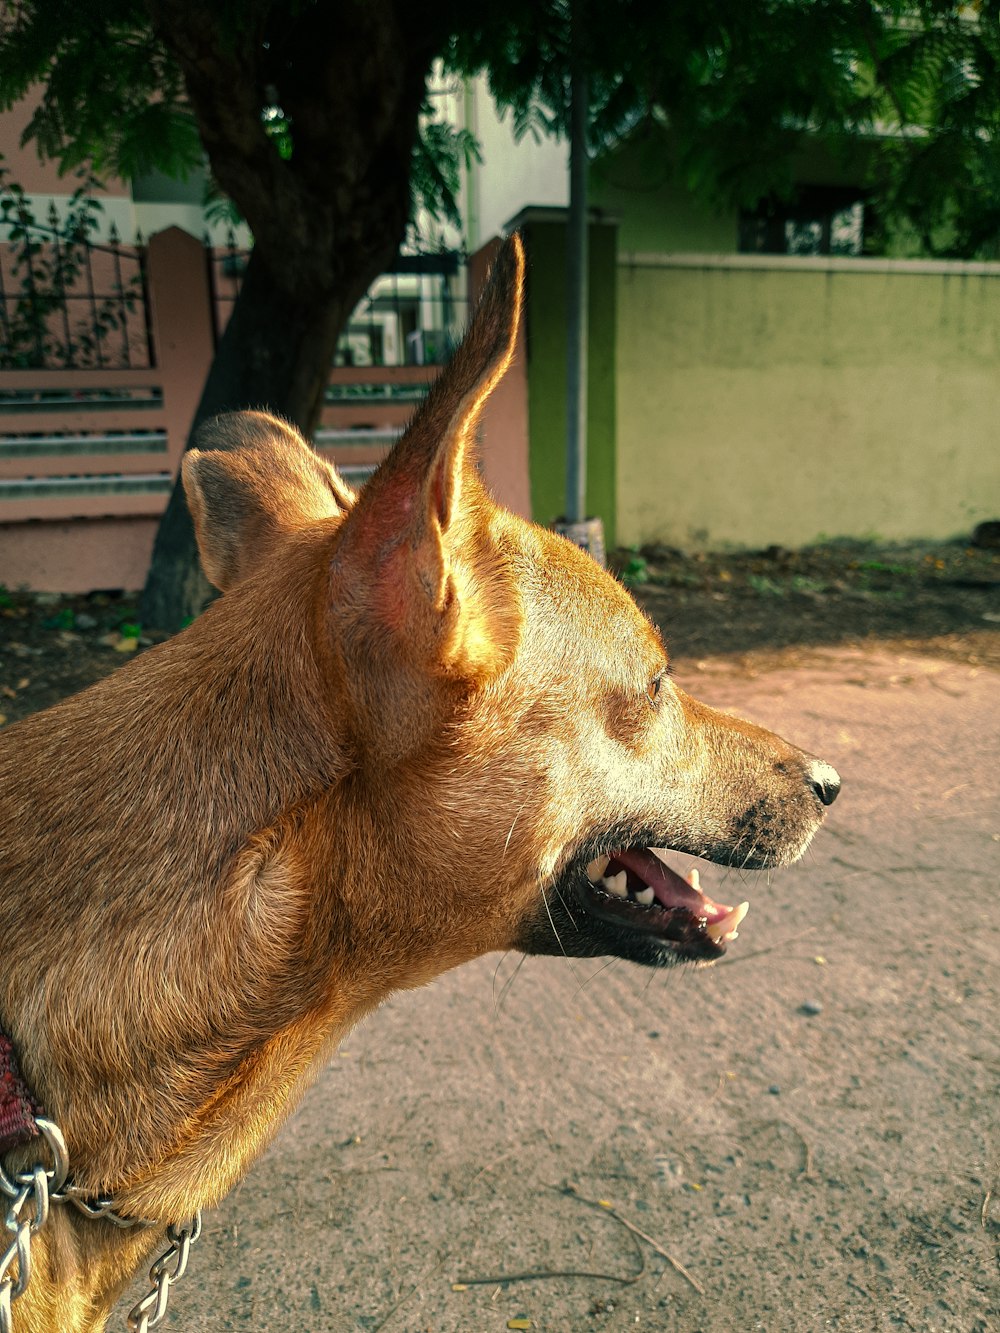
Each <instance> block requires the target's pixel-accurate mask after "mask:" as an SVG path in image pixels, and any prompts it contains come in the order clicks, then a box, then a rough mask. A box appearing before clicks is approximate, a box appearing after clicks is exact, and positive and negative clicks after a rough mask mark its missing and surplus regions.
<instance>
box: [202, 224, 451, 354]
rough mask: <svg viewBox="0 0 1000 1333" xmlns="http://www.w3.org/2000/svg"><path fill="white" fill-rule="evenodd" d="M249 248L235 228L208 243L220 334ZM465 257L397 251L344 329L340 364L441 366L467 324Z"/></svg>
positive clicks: (230, 308)
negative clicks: (217, 242) (222, 240)
mask: <svg viewBox="0 0 1000 1333" xmlns="http://www.w3.org/2000/svg"><path fill="white" fill-rule="evenodd" d="M249 257H250V252H249V251H248V250H246V249H243V248H241V247H240V246H238V245H237V244H236V239H235V236H234V235H233V233H232V232H230V234H229V239H228V241H227V243H226V245H225V246H223V247H220V248H217V249H215V250H213V251H210V259H209V274H210V282H211V288H212V310H213V313H214V320H215V334H216V338H217V339H218V338H219V337H220V336H221V334H222V331H223V329H224V328H225V327H226V323H227V321H228V320H229V316H230V315H231V313H232V309H233V303H234V302H235V300H236V297H237V296H238V295H239V292H240V287H241V286H242V283H243V275H244V273H245V272H246V267H247V263H248V260H249ZM467 312H468V298H467V295H466V288H465V272H464V260H463V258H462V257H461V256H460V255H458V254H456V253H455V252H454V251H443V252H435V253H429V254H416V255H400V256H398V257H397V259H396V263H395V265H394V266H393V269H392V271H391V272H389V273H384V274H382V276H381V277H379V278H377V279H376V280H375V282H373V283H372V285H371V287H370V288H369V289H368V291H367V292H366V293H365V296H364V298H363V299H362V300H361V301H360V302H359V304H358V306H357V307H356V308H355V310H354V312H353V314H352V315H351V318H350V320H349V321H348V324H347V327H346V328H345V329H344V331H343V332H342V333H341V335H340V339H339V340H338V343H337V350H336V353H335V355H334V365H335V366H356V367H369V366H386V367H389V366H441V365H444V363H445V362H446V361H447V360H448V358H449V357H450V356H451V353H452V351H453V350H454V348H455V347H456V346H457V344H458V341H459V339H460V337H461V333H462V330H463V328H464V327H465V322H466V316H467Z"/></svg>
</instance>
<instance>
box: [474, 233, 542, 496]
mask: <svg viewBox="0 0 1000 1333" xmlns="http://www.w3.org/2000/svg"><path fill="white" fill-rule="evenodd" d="M499 246H500V241H499V239H498V238H495V239H494V240H492V241H488V242H487V243H486V245H484V246H483V247H482V249H480V250H477V251H476V253H475V254H474V255H472V256H471V257H470V259H469V295H470V296H471V297H472V298H473V299H475V297H477V296H478V295H479V292H480V291H481V290H482V287H483V284H484V283H485V281H486V275H487V273H488V272H489V265H490V261H491V260H492V259H493V256H494V255H495V254H496V252H497V250H498V248H499ZM479 434H480V450H481V454H480V456H481V458H482V466H483V476H484V478H485V479H486V484H487V485H488V486H489V488H490V490H491V491H492V492H493V494H494V496H495V497H496V498H497V500H499V501H500V503H501V504H504V505H506V506H507V508H508V509H512V510H513V511H514V513H515V514H520V515H521V517H522V518H531V485H530V480H529V475H528V353H527V339H526V336H525V321H524V320H523V319H522V321H521V328H520V331H519V333H518V338H517V350H516V352H515V354H514V362H513V364H512V365H511V367H510V369H509V370H508V371H507V374H506V375H505V376H504V377H503V379H502V380H501V381H500V383H499V384H498V385H497V387H496V388H495V389H494V390H493V393H492V394H491V395H490V397H489V399H488V400H487V403H486V408H485V410H484V412H483V421H482V425H481V427H480V432H479Z"/></svg>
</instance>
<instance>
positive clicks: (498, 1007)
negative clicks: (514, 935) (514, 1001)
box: [493, 953, 528, 1014]
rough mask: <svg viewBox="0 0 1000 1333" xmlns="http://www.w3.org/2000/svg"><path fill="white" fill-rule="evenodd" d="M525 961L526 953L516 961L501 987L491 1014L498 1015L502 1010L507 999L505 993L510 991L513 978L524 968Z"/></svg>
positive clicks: (526, 958)
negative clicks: (515, 965)
mask: <svg viewBox="0 0 1000 1333" xmlns="http://www.w3.org/2000/svg"><path fill="white" fill-rule="evenodd" d="M506 957H507V955H506V954H504V958H506ZM527 960H528V955H527V954H526V953H523V954H521V957H520V958H519V959H518V960H517V967H515V968H514V971H513V972H512V973H511V974H510V976H509V977H508V978H507V980H506V981H505V982H504V984H503V987H502V989H501V991H500V995H499V998H498V999H496V1000H495V1001H494V1004H493V1012H494V1013H495V1014H498V1013H499V1012H500V1010H501V1009H502V1008H503V1002H504V1000H505V999H506V998H507V993H508V991H509V990H510V988H511V986H512V985H513V984H514V978H515V977H516V976H517V974H518V972H520V970H521V968H522V967H524V964H525V963H526V962H527ZM502 961H503V959H501V962H502Z"/></svg>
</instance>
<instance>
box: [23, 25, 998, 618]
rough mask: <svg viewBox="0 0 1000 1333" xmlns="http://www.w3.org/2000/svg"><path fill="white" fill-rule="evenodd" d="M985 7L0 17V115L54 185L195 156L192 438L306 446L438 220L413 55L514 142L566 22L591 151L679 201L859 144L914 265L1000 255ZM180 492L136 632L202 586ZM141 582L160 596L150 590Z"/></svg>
mask: <svg viewBox="0 0 1000 1333" xmlns="http://www.w3.org/2000/svg"><path fill="white" fill-rule="evenodd" d="M998 10H1000V0H979V2H978V3H972V4H957V3H945V0H913V2H912V3H902V0H883V2H882V3H874V2H873V0H760V3H757V4H754V5H747V4H746V3H745V0H710V3H706V0H671V2H670V3H667V4H659V5H649V4H646V3H644V0H612V3H607V0H605V2H604V3H600V4H598V3H597V0H507V3H506V4H504V5H503V6H490V5H479V6H469V5H467V4H463V5H459V4H458V3H457V0H425V2H424V3H421V4H419V5H414V4H412V3H408V2H407V0H292V3H290V4H278V3H276V0H215V3H212V4H204V3H203V2H202V0H106V2H105V3H102V4H101V5H100V6H94V5H87V4H80V3H79V0H9V3H8V4H7V5H6V6H5V7H4V9H3V11H2V13H0V105H2V106H8V107H9V106H11V105H12V104H13V103H14V102H15V101H17V100H18V99H19V98H21V97H22V96H24V95H25V94H26V93H27V92H28V91H29V90H30V89H32V88H34V87H36V86H37V87H40V88H41V90H42V98H41V102H40V105H39V107H38V110H37V112H36V113H35V115H34V117H33V119H32V121H31V124H30V125H29V127H28V136H29V138H31V139H32V140H34V142H35V143H36V144H37V146H38V148H39V151H40V152H41V153H42V154H43V156H46V157H49V158H52V159H54V160H55V161H57V162H58V163H59V164H60V166H61V167H62V168H64V169H70V168H72V167H74V166H77V165H80V164H87V165H88V166H89V167H91V168H92V169H93V170H94V171H95V172H98V173H104V174H116V175H120V176H124V177H129V176H134V175H137V174H140V173H142V172H145V171H148V170H150V169H153V168H155V169H158V170H160V171H164V172H166V173H168V174H170V175H183V174H184V173H185V172H188V171H190V170H192V169H193V168H194V167H195V166H196V165H198V164H200V163H201V162H202V161H203V160H204V159H205V158H207V161H208V163H209V166H210V169H211V172H212V175H213V177H214V179H215V181H216V182H217V183H218V185H219V187H220V188H221V189H222V190H223V191H224V192H225V194H226V195H228V196H229V197H230V198H231V199H232V200H233V201H234V202H235V204H236V206H237V207H238V209H239V210H240V212H241V213H242V215H243V216H244V217H245V218H246V220H247V222H248V223H249V225H250V227H251V230H252V232H253V236H254V248H253V253H252V257H251V260H250V266H249V268H248V271H247V274H246V278H245V281H244V284H243V287H242V290H241V292H240V296H239V299H238V300H237V302H236V307H235V309H234V312H233V317H232V319H231V320H230V322H229V325H228V326H227V329H226V333H225V335H224V337H223V340H222V342H221V344H220V346H219V349H218V352H217V355H216V358H215V362H214V363H213V366H212V370H211V372H210V374H209V378H208V382H207V384H206V386H205V392H204V395H203V398H202V402H201V405H200V407H199V410H198V413H197V415H196V420H195V425H197V424H198V423H199V422H200V421H201V420H203V419H204V418H205V417H207V416H209V415H212V414H214V413H215V412H218V411H222V410H227V409H232V408H237V407H243V406H246V405H248V404H251V403H253V404H261V403H266V404H267V405H268V406H270V407H271V409H272V410H274V411H276V412H279V413H281V414H283V415H285V416H287V417H289V418H290V419H291V420H293V421H294V422H296V424H298V425H299V426H301V427H302V428H303V429H305V430H306V431H309V430H310V429H311V428H312V427H313V425H314V424H315V421H316V419H317V415H318V412H319V407H320V404H321V401H322V394H323V389H324V386H325V383H326V376H327V372H328V367H329V365H330V362H331V358H332V353H333V348H334V346H335V343H336V338H337V335H338V333H339V331H340V328H341V327H342V325H343V323H344V322H345V321H346V319H347V317H348V316H349V314H350V311H351V310H352V308H353V306H354V305H355V304H356V302H357V301H358V299H360V297H361V295H362V294H363V292H364V291H365V289H366V288H367V286H368V285H369V283H370V282H371V281H372V280H373V279H374V278H375V277H376V276H377V275H378V274H379V273H380V272H381V271H383V270H384V269H386V268H387V267H388V266H389V265H390V264H391V262H392V259H393V257H394V255H395V253H396V252H397V250H398V247H399V245H400V243H401V241H402V239H403V236H404V234H405V230H406V226H407V222H408V220H409V219H410V218H411V217H412V215H413V209H414V201H415V199H417V201H418V202H423V203H424V204H426V205H427V206H428V207H429V208H430V209H431V210H432V211H433V212H435V213H436V214H437V215H439V216H441V215H448V214H449V213H450V214H451V215H452V216H454V209H455V197H456V189H457V185H458V180H459V163H460V162H461V159H462V156H463V155H466V156H468V155H469V154H471V153H473V152H474V151H475V147H474V144H473V143H472V141H471V138H470V136H469V135H468V134H467V133H464V132H460V131H456V130H455V129H454V127H449V126H448V125H447V124H445V123H443V122H442V121H440V120H434V119H433V118H429V117H428V116H427V115H426V109H427V86H428V77H429V75H430V72H431V69H432V67H433V66H434V64H435V62H443V65H444V67H445V68H446V69H447V70H450V71H453V72H456V73H458V74H462V75H473V74H477V73H479V72H482V71H485V73H486V74H487V76H488V79H489V83H490V87H491V90H492V92H493V94H494V96H495V98H496V100H497V102H498V104H499V105H500V106H502V107H508V108H511V109H512V112H513V116H514V121H515V125H516V127H517V129H518V130H519V131H521V132H524V133H528V132H533V133H539V134H542V133H562V132H565V129H566V126H567V119H568V101H569V98H568V88H569V64H570V62H569V28H570V22H569V20H570V15H571V13H572V17H573V22H574V24H575V25H576V27H577V29H578V33H579V40H580V41H581V45H582V51H583V59H584V60H585V62H586V65H587V69H588V75H589V87H590V98H591V107H590V139H591V148H592V151H594V152H600V151H602V150H604V149H606V148H607V147H609V146H610V145H613V144H614V143H616V142H618V141H619V140H620V139H621V138H622V137H623V136H627V135H628V134H630V133H631V132H633V131H635V130H636V129H637V128H638V127H639V126H641V125H643V124H644V123H647V122H650V121H656V122H657V123H659V124H663V125H666V126H668V127H669V131H670V134H671V136H672V141H673V142H674V144H675V146H676V153H677V159H678V162H679V164H680V169H681V171H682V173H683V175H684V178H685V179H686V181H687V183H688V185H689V186H690V187H691V188H692V189H694V190H696V191H698V192H700V193H702V194H707V195H710V196H713V197H715V198H716V199H719V200H722V199H725V200H727V201H729V202H740V203H743V204H752V203H754V202H755V201H757V200H759V199H761V198H763V197H765V196H766V195H768V194H769V193H771V192H775V191H778V192H780V191H782V190H787V189H788V188H790V185H791V181H792V177H791V168H790V163H791V161H792V158H793V155H794V152H795V149H796V147H797V145H798V144H799V143H800V142H801V140H802V137H803V135H808V136H811V137H813V138H818V139H821V140H823V141H824V142H828V143H830V144H832V145H834V146H836V145H837V144H838V143H842V142H845V141H848V140H850V139H851V138H852V137H853V138H854V139H855V140H856V139H857V137H858V136H861V137H863V138H865V139H866V140H867V141H868V142H869V143H870V144H872V145H874V146H875V149H876V151H874V152H873V154H872V156H871V160H872V163H873V166H872V180H871V187H872V189H873V190H875V191H877V193H878V196H879V200H880V203H881V208H882V211H883V215H884V216H885V217H888V218H894V219H898V220H900V221H902V222H905V223H906V225H908V226H909V227H911V228H912V229H913V232H914V234H915V235H916V236H918V237H919V238H920V241H921V244H922V245H923V247H924V248H925V250H926V251H928V252H929V253H942V254H955V255H975V254H987V255H988V254H993V253H996V248H997V237H998V233H1000V202H998V201H1000V148H998V144H1000V133H998V131H1000V36H998V31H1000V29H998ZM194 563H195V561H194V547H193V539H192V535H191V528H190V522H189V520H188V518H187V514H186V510H185V508H184V505H183V500H182V499H181V498H179V496H178V495H175V497H174V499H173V500H172V501H171V506H170V507H169V508H168V511H167V514H166V516H165V518H164V522H163V524H162V525H161V531H160V539H159V540H158V544H157V551H156V553H155V555H154V563H153V570H152V572H151V583H150V586H148V587H147V597H146V614H147V617H148V618H149V619H150V621H151V622H153V623H159V624H164V625H168V626H169V625H176V624H178V623H179V621H180V620H181V619H182V618H183V616H184V615H186V614H190V612H191V611H192V609H193V608H194V607H195V606H196V604H197V602H198V599H199V597H200V596H201V595H202V592H203V590H202V589H201V588H200V586H199V585H198V583H197V580H196V579H195V578H194V576H193V575H192V574H191V570H192V569H193V567H194ZM157 588H158V589H159V592H157V591H156V589H157Z"/></svg>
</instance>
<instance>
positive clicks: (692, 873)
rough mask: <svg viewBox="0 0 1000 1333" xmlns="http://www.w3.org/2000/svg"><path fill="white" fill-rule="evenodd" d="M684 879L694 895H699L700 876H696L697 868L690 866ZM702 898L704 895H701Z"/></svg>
mask: <svg viewBox="0 0 1000 1333" xmlns="http://www.w3.org/2000/svg"><path fill="white" fill-rule="evenodd" d="M684 878H685V880H686V881H687V883H688V884H690V885H691V887H692V889H694V891H695V893H701V876H700V875H699V874H698V867H697V866H692V867H691V869H690V870H689V871H688V872H687V874H686V875H685V876H684ZM702 897H704V894H702Z"/></svg>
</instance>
